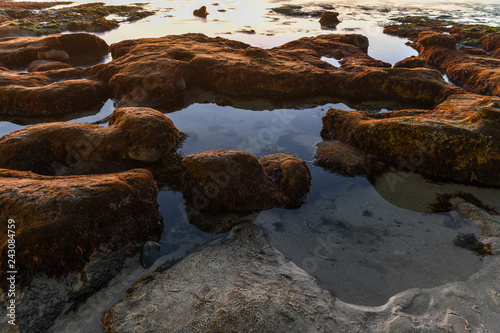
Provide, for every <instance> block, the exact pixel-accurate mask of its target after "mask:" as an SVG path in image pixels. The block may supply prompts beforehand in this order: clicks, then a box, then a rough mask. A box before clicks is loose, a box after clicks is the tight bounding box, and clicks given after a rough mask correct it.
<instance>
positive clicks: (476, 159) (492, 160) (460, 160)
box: [322, 94, 500, 185]
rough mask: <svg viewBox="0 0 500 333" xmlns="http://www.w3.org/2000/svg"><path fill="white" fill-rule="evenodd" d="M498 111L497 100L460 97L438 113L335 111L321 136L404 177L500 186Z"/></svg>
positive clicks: (440, 107) (327, 117)
mask: <svg viewBox="0 0 500 333" xmlns="http://www.w3.org/2000/svg"><path fill="white" fill-rule="evenodd" d="M499 106H500V99H499V98H496V97H485V96H480V95H474V94H458V95H452V96H450V97H449V98H448V99H447V100H446V101H445V102H443V103H441V104H440V105H438V106H437V107H436V108H435V109H434V110H415V109H411V110H400V111H394V112H391V113H382V114H368V113H365V112H358V111H345V110H338V109H331V110H329V111H328V112H327V113H326V115H325V116H324V117H323V131H322V135H323V137H324V138H329V139H336V140H339V141H342V142H344V143H347V144H349V145H353V146H355V147H358V148H360V149H362V150H363V151H364V152H366V153H369V154H372V155H374V156H375V157H377V158H380V159H383V160H386V161H389V162H391V163H393V164H395V165H396V166H398V167H399V169H400V170H403V171H409V172H411V171H419V172H423V173H425V174H428V175H432V176H438V177H444V178H448V179H453V180H456V181H461V182H470V183H480V184H485V185H500V122H499V121H498V119H499V118H498V114H499V113H500V107H499Z"/></svg>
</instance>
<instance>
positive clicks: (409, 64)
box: [394, 56, 425, 68]
mask: <svg viewBox="0 0 500 333" xmlns="http://www.w3.org/2000/svg"><path fill="white" fill-rule="evenodd" d="M419 67H425V60H424V59H422V58H421V57H418V56H417V57H416V56H411V57H409V58H406V59H403V60H401V61H398V62H397V63H395V64H394V68H419Z"/></svg>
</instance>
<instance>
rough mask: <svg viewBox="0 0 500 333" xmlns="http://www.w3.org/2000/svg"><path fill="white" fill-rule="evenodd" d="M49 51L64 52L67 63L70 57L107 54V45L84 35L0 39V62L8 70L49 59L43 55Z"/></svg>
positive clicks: (97, 38)
mask: <svg viewBox="0 0 500 333" xmlns="http://www.w3.org/2000/svg"><path fill="white" fill-rule="evenodd" d="M50 51H58V52H60V53H61V52H66V53H67V55H68V56H67V57H68V59H69V61H70V62H71V57H72V56H76V55H78V56H95V55H100V56H104V55H106V54H107V53H108V45H107V44H106V42H105V41H104V40H102V39H101V38H99V37H97V36H95V35H92V34H86V33H76V34H63V35H53V36H49V37H44V38H33V37H23V38H14V37H10V38H1V39H0V62H1V63H3V64H4V65H5V66H7V67H8V68H11V67H25V66H27V65H28V64H29V63H31V62H32V61H34V60H58V61H61V57H60V56H58V57H57V58H56V59H49V58H48V57H47V56H45V57H43V54H44V53H45V54H46V55H47V54H48V53H47V52H50Z"/></svg>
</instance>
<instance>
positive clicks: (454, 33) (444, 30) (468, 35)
mask: <svg viewBox="0 0 500 333" xmlns="http://www.w3.org/2000/svg"><path fill="white" fill-rule="evenodd" d="M384 32H385V33H387V34H390V35H396V36H400V37H408V38H409V39H410V40H411V41H412V44H411V45H412V46H414V47H415V48H416V49H417V50H418V51H419V53H420V57H422V58H424V59H425V60H426V61H427V62H428V63H430V64H432V65H434V66H436V67H437V68H439V69H440V70H441V71H443V72H445V73H446V75H448V77H449V78H450V79H451V80H452V81H453V82H454V83H456V84H457V85H459V86H461V87H463V88H465V89H466V90H467V91H470V92H473V93H476V94H483V95H493V96H500V69H499V68H500V59H499V58H498V55H499V54H500V51H499V50H500V34H499V32H500V28H498V27H491V26H486V25H464V24H456V23H449V22H444V21H440V20H431V19H423V18H418V17H406V18H405V19H403V20H402V22H401V23H400V24H395V25H389V26H386V27H385V29H384Z"/></svg>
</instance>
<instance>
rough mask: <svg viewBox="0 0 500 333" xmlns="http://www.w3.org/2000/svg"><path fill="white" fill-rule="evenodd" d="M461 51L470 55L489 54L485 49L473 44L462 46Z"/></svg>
mask: <svg viewBox="0 0 500 333" xmlns="http://www.w3.org/2000/svg"><path fill="white" fill-rule="evenodd" d="M460 51H462V52H464V53H467V54H470V55H480V56H486V55H488V53H487V52H486V51H485V50H483V49H480V48H478V47H472V46H464V47H462V48H460Z"/></svg>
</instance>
